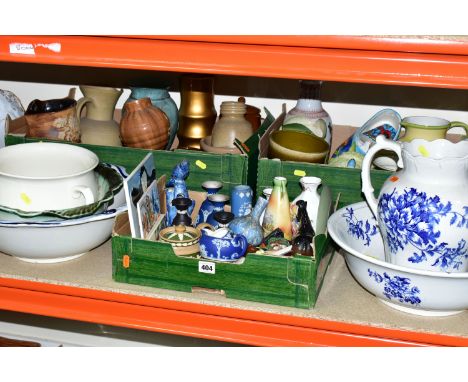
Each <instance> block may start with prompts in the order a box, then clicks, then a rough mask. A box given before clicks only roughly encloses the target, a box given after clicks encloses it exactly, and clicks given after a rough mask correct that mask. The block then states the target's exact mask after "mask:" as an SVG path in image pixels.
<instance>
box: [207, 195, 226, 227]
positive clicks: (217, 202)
mask: <svg viewBox="0 0 468 382" xmlns="http://www.w3.org/2000/svg"><path fill="white" fill-rule="evenodd" d="M208 200H209V201H210V202H211V204H212V205H213V209H212V210H211V212H210V213H209V215H208V217H207V218H206V222H207V223H208V224H210V225H211V226H213V228H215V229H216V228H218V227H219V223H218V222H217V221H216V220H215V218H214V214H215V213H216V212H218V211H223V210H224V206H225V205H226V203H227V201H228V200H229V196H227V195H223V194H213V195H209V196H208Z"/></svg>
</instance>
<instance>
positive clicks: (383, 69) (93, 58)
mask: <svg viewBox="0 0 468 382" xmlns="http://www.w3.org/2000/svg"><path fill="white" fill-rule="evenodd" d="M169 38H171V36H165V39H164V40H163V39H155V38H149V37H147V36H142V37H139V38H135V37H132V38H130V37H104V36H101V37H99V36H0V61H10V62H27V63H37V64H53V65H74V66H93V67H108V68H128V69H146V70H158V71H173V72H200V73H213V74H223V75H241V76H257V77H276V78H295V79H321V80H327V81H344V82H362V83H379V84H394V85H413V86H429V87H446V88H460V89H468V55H467V52H466V48H467V46H468V43H466V42H463V41H460V42H459V43H458V45H457V44H456V43H452V42H445V43H441V44H440V46H442V47H444V49H439V50H437V49H435V46H436V44H435V43H432V45H430V44H428V50H429V51H433V52H436V53H420V52H417V53H413V52H401V51H396V50H397V48H398V46H399V45H398V44H397V43H396V42H395V41H397V40H395V39H393V40H390V41H387V40H385V41H384V42H382V41H379V40H376V41H374V40H372V39H370V38H367V39H364V40H359V39H356V38H351V37H350V38H348V39H346V38H339V37H336V36H335V37H333V36H332V37H326V36H321V37H316V38H314V37H313V36H304V37H302V38H301V37H287V36H283V37H278V39H279V43H280V44H289V45H267V43H270V42H271V43H273V41H274V40H275V39H276V37H262V36H250V37H249V36H246V37H243V38H241V37H235V36H232V37H224V41H223V42H209V41H204V42H197V41H186V40H181V39H182V38H184V37H183V36H179V37H178V38H179V40H170V39H169ZM172 38H175V37H174V36H172ZM185 38H186V39H188V37H185ZM205 39H206V40H210V38H209V37H208V36H205ZM216 39H218V40H219V39H222V36H221V37H216V36H214V37H213V41H216ZM235 41H241V42H242V41H245V42H247V43H243V44H240V43H236V44H235V43H233V42H235ZM405 41H406V40H405ZM12 43H28V44H32V47H34V51H35V54H33V55H32V54H17V53H10V44H12ZM52 43H60V51H59V52H56V51H54V50H51V49H49V48H47V47H44V46H47V45H48V44H52ZM408 44H409V45H408ZM292 45H299V46H292ZM311 45H312V46H311ZM403 45H404V44H403ZM452 45H453V47H452ZM317 46H318V47H317ZM405 46H406V48H407V47H408V46H410V47H411V46H413V47H414V46H418V45H416V43H415V42H413V43H410V42H406V45H405ZM379 47H380V49H388V51H383V50H377V48H379ZM419 47H420V49H419V50H423V51H424V44H419ZM363 48H365V49H366V50H364V49H363ZM406 48H405V49H406ZM390 49H392V50H393V51H390ZM413 50H415V49H413ZM441 51H442V52H450V53H453V52H456V53H457V54H439V53H437V52H441Z"/></svg>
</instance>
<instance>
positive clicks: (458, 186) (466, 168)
mask: <svg viewBox="0 0 468 382" xmlns="http://www.w3.org/2000/svg"><path fill="white" fill-rule="evenodd" d="M380 150H391V151H394V152H395V153H396V154H397V155H398V158H399V160H398V166H399V167H400V170H398V171H397V172H396V173H394V174H393V175H391V176H390V177H389V178H388V179H387V180H386V181H385V183H384V184H383V186H382V188H381V190H380V195H379V197H378V200H377V199H376V198H375V196H374V194H373V191H374V189H373V187H372V184H371V182H370V165H371V163H372V159H373V157H374V155H375V154H376V153H377V152H378V151H380ZM361 176H362V191H363V193H364V195H365V196H366V199H367V202H368V204H369V207H370V209H371V210H372V212H373V214H374V216H375V217H376V219H377V220H378V222H379V227H380V231H381V233H382V238H383V242H384V252H385V260H386V261H387V262H389V263H392V264H396V265H400V266H403V267H408V268H416V269H420V270H425V271H436V272H466V271H468V193H467V191H466V190H467V189H468V140H463V141H461V142H458V143H452V142H450V141H448V140H446V139H437V140H435V141H427V140H425V139H414V140H412V141H411V142H403V143H397V142H393V141H391V140H388V139H386V138H384V137H383V136H381V135H380V136H378V137H377V139H376V144H375V146H373V147H372V148H371V149H370V150H369V151H368V153H367V154H366V156H365V158H364V161H363V166H362V173H361Z"/></svg>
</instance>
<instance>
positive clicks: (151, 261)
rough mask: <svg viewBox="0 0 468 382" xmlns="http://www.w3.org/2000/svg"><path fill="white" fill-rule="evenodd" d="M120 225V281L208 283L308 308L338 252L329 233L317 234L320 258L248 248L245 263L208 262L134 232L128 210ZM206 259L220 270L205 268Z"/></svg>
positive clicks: (116, 260)
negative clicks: (268, 253) (132, 234)
mask: <svg viewBox="0 0 468 382" xmlns="http://www.w3.org/2000/svg"><path fill="white" fill-rule="evenodd" d="M114 228H115V229H114V235H113V237H112V275H113V278H114V280H115V281H118V282H124V283H130V284H139V285H146V286H151V287H156V288H164V289H172V290H177V291H183V292H192V291H196V290H198V289H202V290H207V289H208V290H210V291H212V292H215V293H220V294H222V295H224V296H226V297H227V298H233V299H239V300H248V301H256V302H262V303H267V304H275V305H282V306H292V307H297V308H305V309H309V308H311V307H313V306H314V305H315V302H316V301H317V297H318V294H319V291H320V288H321V285H322V282H323V278H324V275H325V272H326V270H327V267H328V265H329V263H330V260H331V258H332V254H333V248H332V247H331V246H330V245H329V244H330V241H329V238H328V237H326V236H325V235H317V236H316V239H315V248H316V257H315V258H311V257H305V256H293V257H273V256H265V255H255V254H248V255H247V256H246V257H245V258H244V262H243V263H241V264H233V263H221V262H212V261H208V262H206V261H205V260H204V259H199V258H196V257H194V256H190V257H188V256H177V255H175V253H174V251H173V250H172V247H171V245H169V244H166V243H162V242H152V241H147V240H141V239H133V238H131V237H130V230H129V226H128V219H127V216H126V215H120V216H119V217H118V219H117V220H116V224H115V227H114ZM204 264H208V266H209V267H212V269H213V270H214V273H204V272H201V271H200V269H201V267H202V266H203V265H204Z"/></svg>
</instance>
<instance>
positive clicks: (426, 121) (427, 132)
mask: <svg viewBox="0 0 468 382" xmlns="http://www.w3.org/2000/svg"><path fill="white" fill-rule="evenodd" d="M401 127H402V129H403V130H404V132H405V133H404V135H403V136H402V137H401V138H400V141H403V142H410V141H412V140H413V139H416V138H421V139H425V140H426V141H434V140H436V139H445V137H446V135H447V132H448V131H449V130H450V129H452V128H454V127H462V128H463V129H465V134H466V135H468V124H466V123H463V122H459V121H453V122H450V121H447V120H446V119H443V118H438V117H423V116H417V117H406V118H403V120H402V121H401Z"/></svg>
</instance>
